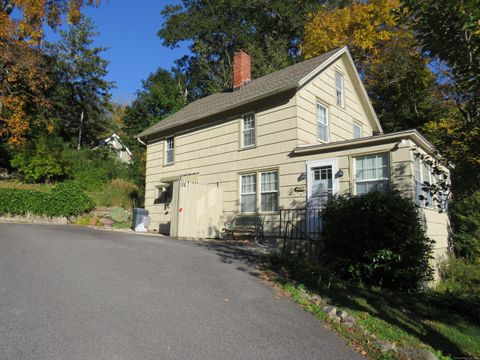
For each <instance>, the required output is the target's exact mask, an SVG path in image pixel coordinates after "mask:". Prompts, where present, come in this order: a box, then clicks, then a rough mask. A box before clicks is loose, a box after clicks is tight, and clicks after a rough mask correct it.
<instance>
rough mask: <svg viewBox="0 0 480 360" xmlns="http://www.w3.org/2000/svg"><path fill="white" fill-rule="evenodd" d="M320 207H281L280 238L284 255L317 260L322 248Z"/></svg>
mask: <svg viewBox="0 0 480 360" xmlns="http://www.w3.org/2000/svg"><path fill="white" fill-rule="evenodd" d="M321 234H322V214H321V209H282V210H281V211H280V234H279V235H280V236H279V237H280V238H282V239H283V253H284V255H292V256H300V257H303V258H305V259H309V260H314V261H318V260H319V258H320V252H321V248H322V241H321Z"/></svg>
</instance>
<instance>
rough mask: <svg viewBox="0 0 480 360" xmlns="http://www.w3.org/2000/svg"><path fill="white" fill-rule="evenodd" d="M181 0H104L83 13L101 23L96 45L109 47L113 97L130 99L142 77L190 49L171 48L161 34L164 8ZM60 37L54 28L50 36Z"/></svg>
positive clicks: (105, 55)
mask: <svg viewBox="0 0 480 360" xmlns="http://www.w3.org/2000/svg"><path fill="white" fill-rule="evenodd" d="M178 2H179V1H177V0H171V1H166V0H160V1H159V0H157V1H156V0H140V1H133V2H132V1H127V0H103V1H101V4H100V6H99V7H98V8H85V9H84V11H83V13H84V14H85V15H87V16H88V17H90V18H91V19H92V20H93V21H94V22H95V25H96V26H97V31H98V32H99V33H100V35H99V36H98V37H97V38H96V45H97V46H102V47H107V48H109V49H108V50H107V51H105V52H104V53H103V57H104V58H105V59H107V60H109V61H110V65H109V66H108V70H109V74H108V77H107V80H110V81H114V82H115V83H116V86H117V88H116V89H113V90H112V94H113V100H115V101H117V102H130V101H132V100H133V99H134V97H135V92H136V91H137V90H138V89H139V88H140V87H141V81H142V80H143V79H145V78H147V76H148V75H149V74H150V73H152V72H153V71H155V70H156V69H157V68H159V67H163V68H166V69H170V68H171V67H172V65H173V63H174V61H175V60H176V59H178V58H180V57H181V56H182V55H184V54H186V53H187V52H188V48H187V46H186V45H185V46H182V47H181V48H176V49H169V48H166V47H163V46H162V40H161V39H160V38H159V37H158V36H157V32H158V30H159V29H160V28H161V26H162V21H163V18H162V16H161V15H160V11H161V10H162V9H163V8H164V7H165V5H167V4H175V3H178ZM56 38H57V36H56V35H55V34H53V33H52V32H51V31H47V32H46V39H47V40H49V41H53V40H55V39H56Z"/></svg>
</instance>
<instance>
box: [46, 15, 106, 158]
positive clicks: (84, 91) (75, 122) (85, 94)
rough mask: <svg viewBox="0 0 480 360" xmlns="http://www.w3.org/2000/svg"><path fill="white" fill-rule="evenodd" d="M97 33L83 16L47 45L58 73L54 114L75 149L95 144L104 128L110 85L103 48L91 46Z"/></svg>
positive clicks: (61, 131)
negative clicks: (55, 40)
mask: <svg viewBox="0 0 480 360" xmlns="http://www.w3.org/2000/svg"><path fill="white" fill-rule="evenodd" d="M96 35H98V34H97V33H96V32H95V31H94V24H93V22H92V21H91V20H90V19H88V18H85V17H83V18H82V19H81V20H80V21H79V22H78V23H76V24H73V25H71V26H70V28H69V30H68V31H64V30H62V31H60V37H61V38H60V40H59V41H58V42H56V43H52V44H48V45H47V51H48V53H49V55H50V56H51V58H52V60H53V67H54V71H55V74H56V76H57V83H56V85H55V92H54V94H53V100H54V103H55V109H54V113H55V115H56V117H57V118H58V121H59V124H58V125H59V128H60V133H61V135H62V136H63V137H64V138H65V139H66V140H68V141H71V142H72V143H75V144H76V146H77V149H80V147H81V146H82V144H92V143H94V142H95V141H96V140H97V137H98V135H99V134H100V133H103V132H104V131H105V125H106V121H107V120H106V118H105V115H106V111H107V109H108V106H109V100H110V89H111V88H112V87H113V83H112V82H109V81H107V80H106V79H105V76H106V75H107V65H108V61H107V60H105V59H103V58H102V56H101V53H102V52H103V51H105V50H106V49H105V48H102V47H96V46H93V43H94V39H93V38H94V37H95V36H96Z"/></svg>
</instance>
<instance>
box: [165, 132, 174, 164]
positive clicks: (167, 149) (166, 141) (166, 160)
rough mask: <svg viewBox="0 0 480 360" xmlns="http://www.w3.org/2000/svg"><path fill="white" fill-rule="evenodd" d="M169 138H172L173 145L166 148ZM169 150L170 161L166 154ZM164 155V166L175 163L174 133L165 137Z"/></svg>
mask: <svg viewBox="0 0 480 360" xmlns="http://www.w3.org/2000/svg"><path fill="white" fill-rule="evenodd" d="M169 139H172V144H173V146H172V148H171V149H169V148H168V140H169ZM170 150H171V151H172V161H168V155H167V154H168V151H170ZM164 156H165V158H164V162H163V164H164V165H165V166H166V165H173V164H175V136H174V135H172V136H167V137H166V138H165V151H164Z"/></svg>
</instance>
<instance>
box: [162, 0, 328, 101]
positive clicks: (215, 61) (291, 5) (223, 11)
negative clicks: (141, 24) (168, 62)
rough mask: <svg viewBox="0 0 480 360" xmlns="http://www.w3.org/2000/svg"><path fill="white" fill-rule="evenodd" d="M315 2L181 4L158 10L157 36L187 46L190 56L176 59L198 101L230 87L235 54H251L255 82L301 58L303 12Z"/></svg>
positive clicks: (245, 0) (215, 0)
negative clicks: (160, 12) (159, 11)
mask: <svg viewBox="0 0 480 360" xmlns="http://www.w3.org/2000/svg"><path fill="white" fill-rule="evenodd" d="M318 5H319V2H318V1H316V0H298V1H283V0H274V1H271V0H233V1H223V0H212V1H194V0H183V1H182V3H181V4H180V5H169V6H166V7H165V9H164V10H163V11H162V15H163V17H164V19H165V20H164V24H163V27H162V28H161V29H160V31H159V32H158V35H159V36H160V38H161V39H162V40H163V44H164V45H165V46H168V47H171V48H174V47H176V46H178V45H179V44H180V43H182V42H184V41H187V42H189V43H190V45H189V50H190V54H189V55H186V56H184V57H183V58H181V59H179V60H178V61H177V68H178V69H179V70H180V71H181V72H182V73H183V74H184V75H185V78H186V79H187V87H188V89H189V98H190V99H196V98H198V97H201V96H205V95H209V94H212V93H216V92H219V91H223V90H226V89H230V88H231V87H232V80H231V78H232V76H231V71H232V70H231V69H232V60H233V54H234V52H235V51H236V50H239V49H241V48H243V49H245V51H247V52H248V53H250V55H252V76H253V77H254V78H256V77H259V76H262V75H265V74H268V73H271V72H273V71H276V70H279V69H281V68H284V67H286V66H288V65H290V64H292V63H294V62H295V61H297V60H300V59H301V56H300V53H299V43H300V40H301V38H302V37H303V31H304V25H305V21H306V19H307V14H308V13H309V12H311V11H313V10H315V9H316V8H318Z"/></svg>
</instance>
